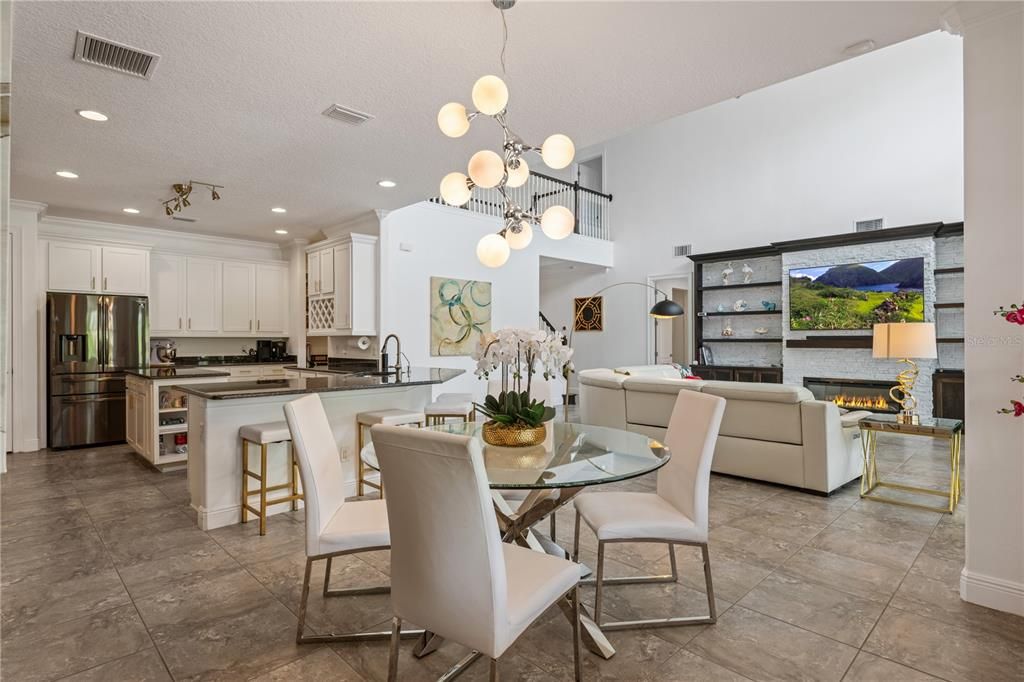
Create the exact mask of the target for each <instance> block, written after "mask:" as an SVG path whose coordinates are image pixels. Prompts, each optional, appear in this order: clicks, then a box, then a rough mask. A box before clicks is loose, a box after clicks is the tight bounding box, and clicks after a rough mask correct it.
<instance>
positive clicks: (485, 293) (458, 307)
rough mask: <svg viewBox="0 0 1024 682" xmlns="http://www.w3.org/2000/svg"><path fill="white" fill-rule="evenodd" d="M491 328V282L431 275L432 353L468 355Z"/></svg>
mask: <svg viewBox="0 0 1024 682" xmlns="http://www.w3.org/2000/svg"><path fill="white" fill-rule="evenodd" d="M490 331H491V283H490V282H479V281H477V280H471V279H469V280H467V279H453V278H451V277H431V278H430V354H431V356H434V357H437V356H445V355H469V354H470V353H472V352H473V349H474V348H475V347H476V344H477V342H478V341H479V340H480V336H481V335H483V334H489V333H490Z"/></svg>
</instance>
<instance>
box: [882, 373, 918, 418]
mask: <svg viewBox="0 0 1024 682" xmlns="http://www.w3.org/2000/svg"><path fill="white" fill-rule="evenodd" d="M902 362H905V363H907V364H908V365H909V367H908V368H907V369H905V370H903V371H902V372H900V373H899V374H897V375H896V381H897V384H896V385H895V386H893V387H892V388H891V389H889V397H890V398H892V399H893V401H894V402H896V403H899V406H900V407H901V408H903V409H901V410H900V411H899V413H897V415H896V421H897V423H900V424H920V423H921V417H920V416H918V414H917V410H916V409H914V408H916V407H917V398H915V397H914V383H915V382H916V381H917V374H918V369H917V364H916V363H915V362H914V361H913V360H910V359H908V358H903V360H902Z"/></svg>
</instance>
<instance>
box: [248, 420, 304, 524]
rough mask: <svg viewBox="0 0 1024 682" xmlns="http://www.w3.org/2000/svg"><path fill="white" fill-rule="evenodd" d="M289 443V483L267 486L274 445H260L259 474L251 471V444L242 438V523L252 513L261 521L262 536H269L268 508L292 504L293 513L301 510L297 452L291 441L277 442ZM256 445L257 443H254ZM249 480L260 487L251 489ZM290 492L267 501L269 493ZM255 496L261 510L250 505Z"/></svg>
mask: <svg viewBox="0 0 1024 682" xmlns="http://www.w3.org/2000/svg"><path fill="white" fill-rule="evenodd" d="M277 442H287V443H288V444H289V446H288V458H289V459H290V460H291V461H290V462H289V463H288V481H287V482H285V483H279V484H277V485H270V486H268V485H267V447H268V446H269V445H272V443H259V446H260V470H259V473H256V472H255V471H250V470H249V443H250V441H249V440H248V439H246V438H242V523H248V522H249V513H250V512H251V513H252V514H253V515H255V516H256V518H258V519H259V520H260V535H266V534H267V507H268V506H269V505H274V504H283V503H285V502H290V503H291V508H292V511H297V510H298V508H299V500H301V499H303V495H302V493H300V492H299V476H298V470H297V469H298V462H297V461H296V459H295V451H294V448H293V447H292V446H291V441H277ZM254 444H255V443H254ZM249 479H255V480H256V481H258V482H259V486H258V487H256V488H250V487H249ZM286 489H287V490H288V492H289V494H288V495H284V496H282V497H274V498H271V499H269V500H268V499H267V493H272V492H274V491H276V490H286ZM253 495H259V496H260V497H259V508H258V509H257V508H256V507H253V506H252V504H250V500H251V498H252V496H253Z"/></svg>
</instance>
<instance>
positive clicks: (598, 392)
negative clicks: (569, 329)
mask: <svg viewBox="0 0 1024 682" xmlns="http://www.w3.org/2000/svg"><path fill="white" fill-rule="evenodd" d="M578 376H579V384H580V421H582V422H583V423H584V424H597V425H600V426H611V427H615V428H620V429H628V430H630V431H636V432H638V433H643V434H646V435H648V436H651V437H652V438H657V439H659V440H660V439H663V438H664V437H665V431H666V428H667V427H668V420H669V416H670V415H671V414H672V407H673V405H674V404H675V399H676V395H677V394H678V393H679V391H701V392H703V393H710V394H712V395H717V396H720V397H722V398H725V399H726V406H725V416H724V417H723V419H722V427H721V430H720V432H719V437H718V445H717V447H716V448H715V458H714V461H713V463H712V467H711V468H712V470H713V471H716V472H719V473H723V474H732V475H734V476H743V477H745V478H752V479H756V480H759V481H770V482H772V483H781V484H783V485H788V486H793V487H796V488H803V489H805V490H810V491H815V492H818V493H825V494H828V493H831V492H832V491H833V490H835V489H836V488H838V487H840V486H842V485H844V484H846V483H848V482H849V481H852V480H853V479H855V478H857V477H859V476H860V474H861V462H862V454H861V446H860V440H859V435H860V434H859V431H858V428H857V422H858V421H859V420H860V419H861V418H862V417H864V416H866V415H867V414H868V413H867V412H850V413H846V414H841V413H840V410H839V408H838V407H837V406H836V405H835V404H833V403H831V402H827V401H823V400H815V399H814V397H813V396H812V395H811V392H810V391H808V390H807V389H806V388H803V387H800V386H787V385H784V384H755V383H745V382H739V381H701V380H695V379H683V378H681V377H680V376H679V372H678V371H677V370H676V369H675V368H673V367H671V366H667V365H654V366H644V367H620V368H617V369H615V370H611V369H588V370H582V371H580V372H579V375H578Z"/></svg>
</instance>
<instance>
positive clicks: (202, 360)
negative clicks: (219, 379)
mask: <svg viewBox="0 0 1024 682" xmlns="http://www.w3.org/2000/svg"><path fill="white" fill-rule="evenodd" d="M174 364H175V366H176V367H182V366H187V367H212V366H217V365H294V364H295V356H294V355H286V356H285V357H284V358H282V359H280V360H263V361H262V362H261V361H259V360H257V359H256V356H255V355H180V356H178V357H177V358H175V359H174Z"/></svg>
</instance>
